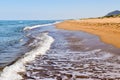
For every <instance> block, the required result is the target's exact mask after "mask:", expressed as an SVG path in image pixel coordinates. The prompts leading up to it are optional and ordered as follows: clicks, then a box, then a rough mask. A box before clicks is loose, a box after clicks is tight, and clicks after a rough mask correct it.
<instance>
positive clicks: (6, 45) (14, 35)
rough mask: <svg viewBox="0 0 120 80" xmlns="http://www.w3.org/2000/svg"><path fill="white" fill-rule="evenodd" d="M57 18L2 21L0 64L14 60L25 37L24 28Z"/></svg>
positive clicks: (0, 30)
mask: <svg viewBox="0 0 120 80" xmlns="http://www.w3.org/2000/svg"><path fill="white" fill-rule="evenodd" d="M54 22H56V20H10V21H4V20H3V21H2V20H1V21H0V66H5V65H7V64H9V63H11V62H12V61H14V60H15V59H16V58H17V57H18V55H20V51H21V49H22V46H21V45H20V39H23V38H24V37H25V31H24V30H23V29H24V28H25V27H27V26H35V25H42V24H48V23H54ZM24 47H25V46H24Z"/></svg>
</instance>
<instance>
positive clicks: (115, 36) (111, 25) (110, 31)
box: [56, 17, 120, 48]
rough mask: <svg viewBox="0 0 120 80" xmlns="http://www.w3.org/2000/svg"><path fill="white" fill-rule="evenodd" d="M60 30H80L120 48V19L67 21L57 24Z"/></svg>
mask: <svg viewBox="0 0 120 80" xmlns="http://www.w3.org/2000/svg"><path fill="white" fill-rule="evenodd" d="M56 27H57V28H59V29H65V30H78V31H85V32H88V33H92V34H95V35H97V36H99V37H100V39H101V40H102V41H103V42H105V43H108V44H111V45H114V46H115V47H118V48H120V18H117V17H116V18H112V17H111V18H93V19H82V20H67V21H64V22H61V23H58V24H56Z"/></svg>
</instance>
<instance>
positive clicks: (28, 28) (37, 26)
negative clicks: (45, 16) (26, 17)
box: [23, 22, 60, 30]
mask: <svg viewBox="0 0 120 80" xmlns="http://www.w3.org/2000/svg"><path fill="white" fill-rule="evenodd" d="M58 23H60V22H55V23H49V24H42V25H35V26H28V27H25V28H24V29H23V30H31V29H34V28H39V27H44V26H51V25H54V24H58Z"/></svg>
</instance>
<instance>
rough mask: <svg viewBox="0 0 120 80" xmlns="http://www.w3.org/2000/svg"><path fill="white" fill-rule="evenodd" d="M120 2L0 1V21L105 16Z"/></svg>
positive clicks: (92, 0)
mask: <svg viewBox="0 0 120 80" xmlns="http://www.w3.org/2000/svg"><path fill="white" fill-rule="evenodd" d="M114 10H120V0H0V20H51V19H52V20H56V19H79V18H89V17H99V16H104V15H106V14H107V13H108V12H111V11H114Z"/></svg>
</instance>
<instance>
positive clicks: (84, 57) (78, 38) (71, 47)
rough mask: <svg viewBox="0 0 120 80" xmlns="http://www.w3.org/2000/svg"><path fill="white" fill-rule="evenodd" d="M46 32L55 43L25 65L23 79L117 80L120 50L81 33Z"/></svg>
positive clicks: (53, 30) (119, 79)
mask: <svg viewBox="0 0 120 80" xmlns="http://www.w3.org/2000/svg"><path fill="white" fill-rule="evenodd" d="M46 28H47V27H46ZM48 29H49V28H48ZM46 31H48V32H49V35H50V36H52V37H53V38H54V39H55V42H54V43H53V44H52V46H51V48H50V50H49V51H47V53H46V54H45V55H42V56H38V57H36V60H35V61H33V62H31V63H28V64H27V65H26V70H27V72H26V73H25V74H24V79H23V80H120V57H119V56H118V55H117V54H119V52H120V49H117V48H115V47H113V46H111V45H107V44H104V43H103V42H101V41H100V40H99V38H98V37H97V36H95V35H91V34H88V33H85V32H81V31H80V32H77V31H66V30H58V29H55V28H52V29H49V30H46ZM115 54H116V55H115Z"/></svg>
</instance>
